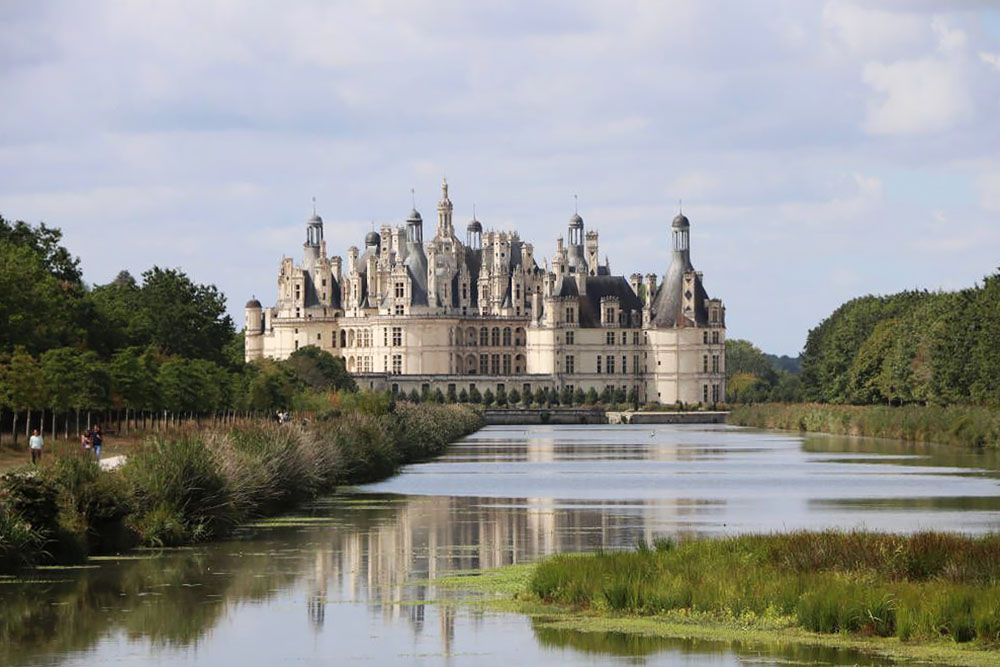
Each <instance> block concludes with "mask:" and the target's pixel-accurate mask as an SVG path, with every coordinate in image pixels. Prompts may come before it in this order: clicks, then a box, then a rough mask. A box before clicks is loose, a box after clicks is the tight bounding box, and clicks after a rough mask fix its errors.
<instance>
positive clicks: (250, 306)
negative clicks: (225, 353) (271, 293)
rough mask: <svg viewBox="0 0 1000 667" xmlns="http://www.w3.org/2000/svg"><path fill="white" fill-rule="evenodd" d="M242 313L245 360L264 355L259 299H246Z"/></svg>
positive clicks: (262, 321)
mask: <svg viewBox="0 0 1000 667" xmlns="http://www.w3.org/2000/svg"><path fill="white" fill-rule="evenodd" d="M243 315H244V322H245V328H244V331H243V336H244V346H243V351H244V356H245V358H246V360H247V361H253V360H255V359H260V358H262V357H263V356H264V309H263V308H262V307H261V305H260V301H258V300H257V299H256V298H253V299H250V300H249V301H247V305H246V306H245V308H244V310H243Z"/></svg>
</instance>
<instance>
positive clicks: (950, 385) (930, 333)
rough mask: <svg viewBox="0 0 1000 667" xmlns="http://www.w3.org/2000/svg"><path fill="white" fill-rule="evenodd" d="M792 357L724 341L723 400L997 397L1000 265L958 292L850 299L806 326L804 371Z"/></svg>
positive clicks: (910, 401)
mask: <svg viewBox="0 0 1000 667" xmlns="http://www.w3.org/2000/svg"><path fill="white" fill-rule="evenodd" d="M791 361H793V360H790V359H788V358H777V357H773V356H771V355H767V354H764V353H763V352H761V351H760V350H759V349H758V348H756V347H754V346H753V345H752V344H751V343H750V342H748V341H744V340H730V341H727V344H726V370H727V381H728V387H727V400H728V401H729V402H733V403H760V402H767V401H771V402H785V403H790V402H801V401H810V402H817V403H835V404H851V405H928V404H933V405H982V406H998V405H1000V273H996V274H994V275H991V276H988V277H987V278H985V279H984V280H983V282H982V284H978V285H974V286H973V287H970V288H967V289H963V290H959V291H955V292H943V291H942V292H931V291H927V290H922V291H918V290H912V291H905V292H900V293H898V294H891V295H888V296H871V295H869V296H863V297H859V298H857V299H852V300H851V301H848V302H847V303H845V304H843V305H842V306H840V307H839V308H837V309H836V310H835V311H834V312H833V313H832V314H831V315H830V316H829V317H827V318H826V319H824V320H823V321H822V322H820V323H819V324H818V325H817V326H816V327H815V328H813V329H812V330H810V331H809V335H808V337H807V338H806V343H805V348H804V350H803V352H802V354H801V356H800V358H799V362H800V366H801V374H798V373H796V372H795V368H794V366H792V365H790V362H791ZM786 369H787V370H786ZM790 371H791V372H790Z"/></svg>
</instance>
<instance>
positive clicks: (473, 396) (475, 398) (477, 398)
mask: <svg viewBox="0 0 1000 667" xmlns="http://www.w3.org/2000/svg"><path fill="white" fill-rule="evenodd" d="M469 402H470V403H476V404H479V403H482V402H483V395H482V394H480V393H479V389H478V388H477V387H476V386H475V385H473V386H472V387H471V388H470V389H469Z"/></svg>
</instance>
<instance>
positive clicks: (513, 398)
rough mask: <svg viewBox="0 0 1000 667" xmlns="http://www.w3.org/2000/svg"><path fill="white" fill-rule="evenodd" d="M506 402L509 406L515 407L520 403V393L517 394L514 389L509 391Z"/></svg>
mask: <svg viewBox="0 0 1000 667" xmlns="http://www.w3.org/2000/svg"><path fill="white" fill-rule="evenodd" d="M507 402H508V403H510V404H511V405H517V404H518V403H520V402H521V392H519V391H518V390H517V388H516V387H515V388H514V389H511V390H510V393H509V394H507Z"/></svg>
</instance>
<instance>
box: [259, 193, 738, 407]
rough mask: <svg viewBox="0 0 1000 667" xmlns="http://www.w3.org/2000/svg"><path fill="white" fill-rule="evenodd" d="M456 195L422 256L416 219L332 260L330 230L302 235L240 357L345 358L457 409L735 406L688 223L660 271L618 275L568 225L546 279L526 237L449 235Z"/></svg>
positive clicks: (364, 379)
mask: <svg viewBox="0 0 1000 667" xmlns="http://www.w3.org/2000/svg"><path fill="white" fill-rule="evenodd" d="M452 209H453V207H452V203H451V200H450V199H449V197H448V184H447V182H443V183H442V185H441V200H440V201H439V202H438V207H437V213H438V219H437V228H436V230H435V235H434V238H433V239H432V240H431V241H430V242H429V243H424V238H423V235H424V226H423V219H422V218H421V216H420V213H419V212H417V211H416V210H415V209H414V210H413V211H411V212H410V215H409V217H408V218H407V219H406V224H405V225H403V226H399V227H395V226H391V225H383V226H382V227H381V230H380V231H379V232H375V231H371V232H369V233H368V234H367V236H366V237H365V242H364V249H363V250H359V249H358V248H357V247H354V246H352V247H351V248H348V250H347V263H346V266H345V265H344V261H343V259H342V258H341V257H339V256H332V257H331V256H328V254H327V247H326V241H325V240H324V238H323V220H322V218H320V217H319V216H318V215H316V214H315V212H314V213H313V216H312V217H311V218H310V219H309V221H308V223H307V225H306V241H305V244H304V245H303V250H304V256H303V260H302V264H301V265H296V264H295V263H294V261H293V260H292V259H291V258H287V257H286V258H284V259H282V261H281V268H280V270H279V272H278V300H277V304H276V305H275V306H274V307H271V308H266V309H265V308H263V307H262V306H261V303H260V302H259V301H257V300H256V299H252V300H250V301H249V302H247V304H246V332H245V333H246V359H247V361H253V360H255V359H260V358H263V357H270V358H274V359H283V358H286V357H288V356H289V355H290V354H291V353H292V352H294V351H295V350H297V349H299V348H300V347H304V346H306V345H315V346H317V347H319V348H321V349H323V350H326V351H328V352H330V353H331V354H334V355H337V356H341V357H343V358H344V360H345V363H346V365H347V370H348V371H350V372H351V373H352V374H354V375H355V377H356V379H357V381H358V384H359V386H362V387H367V388H372V389H382V390H385V389H392V390H395V391H402V392H410V391H412V390H413V389H417V390H418V391H424V392H426V391H433V390H435V389H440V390H441V391H442V393H445V394H447V395H450V396H454V395H455V394H456V392H461V391H462V390H463V389H464V390H466V391H471V389H472V388H473V387H475V388H476V389H478V390H479V391H480V392H485V391H486V389H490V390H491V391H493V392H494V393H496V392H498V391H499V390H503V391H506V392H509V391H511V390H512V389H517V390H518V391H519V392H523V391H524V390H525V389H530V390H531V391H532V392H537V391H540V390H541V389H543V388H546V387H547V388H549V389H550V390H552V389H555V390H560V391H561V390H563V389H564V388H565V387H567V386H568V387H570V388H571V389H573V390H576V389H582V390H583V391H588V390H589V389H590V388H594V389H595V390H596V391H597V392H598V393H601V392H603V391H604V390H605V389H608V388H610V389H612V390H614V391H616V392H618V391H622V392H626V393H628V394H629V395H634V396H635V397H636V398H637V400H638V401H640V402H643V403H646V402H649V403H676V402H682V403H686V404H712V403H716V402H719V401H722V400H723V397H724V396H725V308H724V307H723V305H722V301H720V300H719V299H712V298H709V296H708V294H707V293H706V291H705V288H704V286H703V284H702V274H701V273H699V272H698V271H695V269H694V266H693V265H692V264H691V254H690V233H691V225H690V222H689V221H688V219H687V217H685V216H684V215H683V214H678V215H677V217H676V218H674V220H673V223H672V225H671V239H670V240H671V260H670V265H669V267H668V269H667V272H666V275H665V276H664V278H663V281H662V282H658V278H657V276H656V275H655V274H652V273H650V274H647V275H646V276H645V277H643V276H642V275H641V274H639V273H634V274H632V275H631V276H629V277H628V278H627V279H626V278H625V277H624V276H615V275H611V270H610V267H609V265H608V263H607V260H605V263H604V264H601V263H600V261H599V259H598V257H599V255H598V234H597V232H596V231H585V229H584V224H583V218H581V217H580V215H579V214H574V215H573V217H572V218H570V220H569V227H568V229H567V237H566V239H565V241H564V239H562V238H560V239H558V240H557V242H556V251H555V255H554V257H553V259H552V265H551V268H550V267H549V265H548V262H547V261H546V262H545V266H544V268H543V267H540V266H539V265H538V263H537V261H536V260H535V251H534V247H533V246H532V244H531V243H528V242H526V241H523V240H521V238H520V237H519V235H518V234H517V233H516V232H502V231H492V230H490V231H484V230H483V225H482V223H480V222H479V221H478V220H476V219H475V216H473V219H472V221H470V222H469V224H468V226H467V227H466V233H465V239H464V241H462V240H459V238H458V236H456V234H455V227H454V224H453V222H452Z"/></svg>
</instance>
